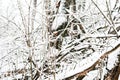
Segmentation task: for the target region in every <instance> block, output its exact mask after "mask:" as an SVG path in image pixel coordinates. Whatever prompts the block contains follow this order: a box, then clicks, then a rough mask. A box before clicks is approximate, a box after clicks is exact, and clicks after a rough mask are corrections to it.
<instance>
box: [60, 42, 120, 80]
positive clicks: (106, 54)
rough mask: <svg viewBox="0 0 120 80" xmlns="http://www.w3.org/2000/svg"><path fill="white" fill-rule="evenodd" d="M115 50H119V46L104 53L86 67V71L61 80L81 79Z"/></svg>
mask: <svg viewBox="0 0 120 80" xmlns="http://www.w3.org/2000/svg"><path fill="white" fill-rule="evenodd" d="M117 49H120V44H118V45H117V46H115V47H114V48H113V49H111V50H109V51H107V52H105V53H104V54H103V55H102V56H101V57H100V58H99V59H98V60H97V61H96V62H95V63H94V64H93V65H92V66H90V67H88V68H87V69H85V70H83V71H81V72H78V73H75V74H73V75H70V76H68V77H66V78H64V79H62V80H72V79H73V78H74V77H77V78H79V80H81V79H83V78H84V77H85V76H86V75H87V73H88V72H90V71H92V70H94V69H95V67H96V65H97V64H99V63H100V62H101V59H104V58H106V57H107V56H108V55H109V54H111V53H112V52H114V51H116V50H117Z"/></svg>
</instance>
